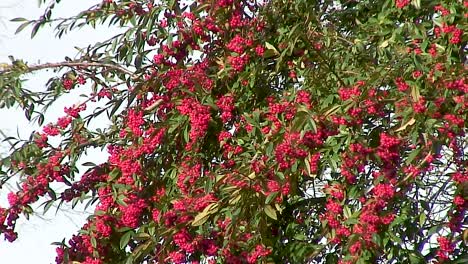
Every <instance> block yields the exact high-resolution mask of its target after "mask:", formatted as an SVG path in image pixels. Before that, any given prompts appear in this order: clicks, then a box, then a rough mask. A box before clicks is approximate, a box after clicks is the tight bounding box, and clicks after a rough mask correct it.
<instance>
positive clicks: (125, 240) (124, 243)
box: [119, 230, 134, 249]
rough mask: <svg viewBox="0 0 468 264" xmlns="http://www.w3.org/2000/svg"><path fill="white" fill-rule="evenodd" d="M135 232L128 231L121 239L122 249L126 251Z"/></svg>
mask: <svg viewBox="0 0 468 264" xmlns="http://www.w3.org/2000/svg"><path fill="white" fill-rule="evenodd" d="M133 233H134V232H133V230H130V231H127V232H126V233H125V234H124V235H123V236H122V237H121V238H120V243H119V245H120V249H124V248H125V247H126V246H127V245H128V242H129V241H130V238H131V237H132V235H133Z"/></svg>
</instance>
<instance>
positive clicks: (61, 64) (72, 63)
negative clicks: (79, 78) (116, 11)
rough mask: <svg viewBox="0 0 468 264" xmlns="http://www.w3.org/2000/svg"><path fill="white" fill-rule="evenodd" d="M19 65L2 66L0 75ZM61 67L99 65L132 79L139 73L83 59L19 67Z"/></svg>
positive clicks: (34, 68)
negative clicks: (82, 60) (83, 60)
mask: <svg viewBox="0 0 468 264" xmlns="http://www.w3.org/2000/svg"><path fill="white" fill-rule="evenodd" d="M16 66H17V65H15V64H14V63H13V65H7V66H4V67H2V68H0V75H2V74H7V73H10V72H12V71H13V70H14V69H15V68H17V67H16ZM61 67H70V68H90V67H98V68H108V69H112V70H116V71H119V72H121V73H124V74H127V75H130V76H131V77H132V79H137V78H138V75H136V74H135V73H133V72H132V71H130V70H128V69H126V68H124V67H122V66H119V65H117V64H111V63H101V62H81V61H64V62H57V63H44V64H36V65H31V66H28V65H25V64H24V65H21V66H19V67H18V68H21V69H22V70H23V72H24V73H29V72H34V71H39V70H44V69H51V68H61Z"/></svg>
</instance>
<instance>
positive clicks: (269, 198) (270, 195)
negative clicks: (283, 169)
mask: <svg viewBox="0 0 468 264" xmlns="http://www.w3.org/2000/svg"><path fill="white" fill-rule="evenodd" d="M277 196H278V192H272V193H270V194H268V196H267V198H266V199H265V204H270V203H271V201H273V200H274V199H275V198H276V197H277Z"/></svg>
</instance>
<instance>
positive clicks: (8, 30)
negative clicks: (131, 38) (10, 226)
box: [0, 0, 115, 264]
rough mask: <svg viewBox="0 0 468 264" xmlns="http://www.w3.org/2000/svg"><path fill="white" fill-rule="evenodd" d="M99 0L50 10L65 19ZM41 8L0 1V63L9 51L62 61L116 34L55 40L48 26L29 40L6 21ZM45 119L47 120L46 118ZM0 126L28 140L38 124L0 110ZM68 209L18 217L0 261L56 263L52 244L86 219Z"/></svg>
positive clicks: (36, 78)
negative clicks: (78, 49) (15, 236)
mask: <svg viewBox="0 0 468 264" xmlns="http://www.w3.org/2000/svg"><path fill="white" fill-rule="evenodd" d="M99 2H101V1H100V0H79V1H76V0H75V1H62V3H61V4H60V5H58V6H57V8H55V9H54V12H55V14H59V16H60V17H65V16H69V15H72V14H75V13H76V12H79V11H80V10H84V9H86V8H87V7H89V6H92V5H94V4H96V3H99ZM41 12H42V9H41V8H39V7H38V0H0V63H3V62H8V55H14V56H15V58H22V59H24V60H25V61H27V62H29V63H38V62H58V61H63V60H64V57H65V56H69V57H74V55H76V50H75V49H74V47H75V46H78V47H85V46H87V45H88V44H92V43H95V42H97V41H99V40H104V39H106V38H109V37H111V36H112V35H113V34H115V31H112V30H108V29H107V30H103V29H102V30H94V29H91V28H87V29H85V30H81V31H78V32H73V33H72V34H69V35H67V36H64V37H62V39H60V40H59V39H55V37H54V36H55V34H54V33H53V31H52V29H51V28H47V27H46V28H44V29H42V30H40V31H39V33H38V34H37V35H36V37H35V38H34V39H33V40H31V39H30V28H28V29H26V30H24V31H23V32H21V33H20V34H19V35H14V32H15V30H16V28H17V27H18V25H19V24H20V23H12V22H9V20H10V19H12V18H15V17H25V18H29V19H35V18H38V17H39V16H40V15H41V14H42V13H41ZM51 74H52V72H44V73H37V74H34V75H31V76H28V79H29V81H28V82H27V83H26V84H25V87H27V88H28V89H31V90H41V89H44V84H45V82H46V81H47V80H48V78H50V77H52V76H51ZM70 100H75V98H65V99H64V101H68V103H69V102H70ZM75 101H76V100H75ZM64 105H65V104H58V105H57V106H56V107H55V108H53V109H52V110H51V112H50V113H49V117H51V118H50V119H49V120H48V121H49V122H50V121H55V120H56V118H57V117H59V116H61V115H63V111H62V109H63V106H64ZM48 121H47V120H46V122H48ZM0 129H2V130H3V131H5V132H6V133H9V134H11V135H14V134H16V131H18V132H19V133H20V136H21V137H22V138H28V136H29V134H30V133H31V132H32V131H33V130H34V129H37V128H35V127H33V126H31V125H30V124H28V122H27V120H26V119H25V118H24V114H23V113H22V112H21V111H18V110H15V109H13V110H0ZM0 147H1V148H0V149H4V147H5V145H4V143H2V145H1V146H0ZM94 155H95V156H93V157H90V158H91V159H93V160H99V159H101V160H102V158H103V157H102V155H100V156H99V155H98V154H94ZM95 162H99V161H95ZM7 192H8V191H7V190H5V189H1V190H0V205H1V206H3V207H5V206H6V205H7V202H6V199H5V196H6V194H7ZM37 206H38V205H36V206H33V208H37ZM66 211H67V212H63V211H62V212H60V213H59V214H58V215H55V214H54V212H55V210H52V209H51V210H50V211H49V212H48V213H47V214H46V215H45V216H44V217H32V219H31V220H30V221H28V222H25V221H24V219H23V220H22V221H19V223H18V224H17V231H18V233H19V238H18V240H17V241H16V242H14V243H12V244H11V243H8V242H6V241H3V239H0V263H2V264H3V263H5V264H9V263H18V264H22V263H38V264H42V263H55V261H54V258H55V246H51V245H50V244H51V243H52V242H56V241H61V240H62V239H63V238H66V240H68V239H69V238H70V237H71V235H72V234H74V233H76V231H77V230H78V229H79V228H80V227H81V226H82V224H83V223H84V221H85V214H83V213H82V212H81V213H80V212H76V213H75V212H71V211H69V210H66Z"/></svg>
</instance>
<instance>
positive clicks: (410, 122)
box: [395, 117, 416, 132]
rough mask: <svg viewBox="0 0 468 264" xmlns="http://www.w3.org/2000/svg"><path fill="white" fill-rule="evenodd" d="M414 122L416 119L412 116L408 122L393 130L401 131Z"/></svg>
mask: <svg viewBox="0 0 468 264" xmlns="http://www.w3.org/2000/svg"><path fill="white" fill-rule="evenodd" d="M415 122H416V119H414V117H412V118H411V119H410V120H408V122H406V123H405V124H404V125H402V126H401V127H399V128H398V129H397V130H395V131H396V132H400V131H403V130H405V129H406V128H407V127H408V126H412V125H414V123H415Z"/></svg>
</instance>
